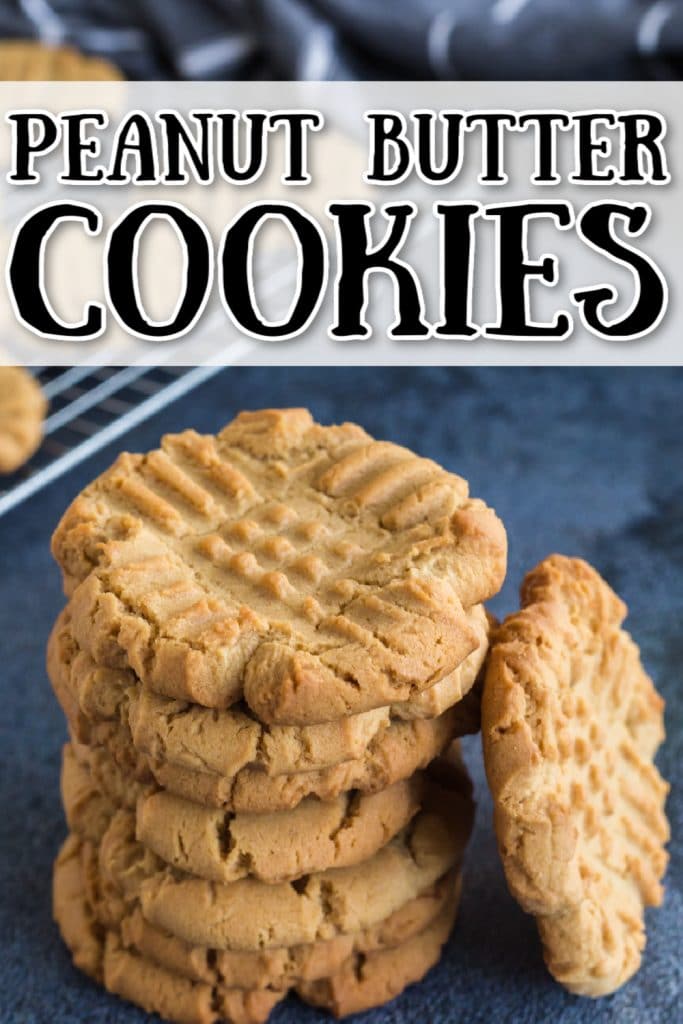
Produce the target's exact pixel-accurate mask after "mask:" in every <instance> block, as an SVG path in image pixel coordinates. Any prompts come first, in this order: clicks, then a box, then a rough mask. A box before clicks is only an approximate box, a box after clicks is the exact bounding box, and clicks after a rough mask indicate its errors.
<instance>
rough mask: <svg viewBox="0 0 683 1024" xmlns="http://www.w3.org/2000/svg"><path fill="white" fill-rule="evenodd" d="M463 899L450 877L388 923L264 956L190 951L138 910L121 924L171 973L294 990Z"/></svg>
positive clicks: (132, 942)
mask: <svg viewBox="0 0 683 1024" xmlns="http://www.w3.org/2000/svg"><path fill="white" fill-rule="evenodd" d="M459 896H460V875H459V873H458V872H457V871H451V872H449V873H448V874H446V875H444V876H443V877H442V878H441V879H439V881H438V882H437V883H436V884H435V885H433V886H431V887H430V888H428V889H426V890H425V891H424V892H423V893H421V894H420V895H419V896H417V897H416V898H415V899H413V900H409V901H408V902H407V903H405V904H404V905H403V906H402V907H400V908H399V909H398V910H396V911H394V913H393V914H391V915H390V916H389V917H388V918H386V920H384V921H380V923H379V924H377V925H374V926H373V927H372V928H367V929H366V930H365V931H363V932H355V933H350V934H347V935H338V936H336V937H335V938H334V939H329V940H327V941H326V942H314V943H310V944H308V945H300V946H289V947H279V948H278V947H276V948H273V949H264V950H261V951H259V952H246V953H241V952H239V951H235V950H225V949H223V950H210V949H207V948H206V947H203V946H191V945H188V944H187V943H185V942H183V941H182V940H181V939H178V938H176V937H175V936H172V935H170V934H169V933H168V932H163V931H161V930H159V929H158V928H154V927H153V926H152V925H150V924H149V923H148V922H147V921H145V919H144V917H143V916H142V913H141V912H140V910H139V908H138V907H136V908H135V909H134V910H133V911H132V912H131V913H130V914H129V915H127V916H125V917H124V918H123V919H122V920H121V922H120V931H121V936H122V940H123V943H124V945H126V947H128V948H130V949H131V950H132V951H133V952H137V953H138V954H139V955H141V956H144V957H146V958H148V959H150V960H152V961H154V962H155V963H158V964H159V965H160V966H161V967H165V968H166V969H167V970H171V971H174V972H175V973H178V974H181V975H183V976H185V977H189V978H191V979H193V980H195V981H205V982H210V983H212V984H215V983H216V982H217V981H220V983H221V984H224V985H227V986H228V987H235V988H248V989H257V988H272V989H285V988H289V987H290V986H291V985H293V984H295V983H296V982H301V981H303V982H310V981H316V980H317V979H319V978H326V977H330V976H331V975H332V974H335V973H336V972H337V971H339V970H340V969H341V968H342V967H343V966H344V963H345V961H347V960H348V959H349V957H351V956H354V955H356V954H362V955H364V954H367V953H371V952H374V951H375V950H378V949H383V948H393V947H395V946H398V945H400V944H402V943H403V942H406V941H407V940H408V939H410V938H412V937H413V936H414V935H417V934H419V933H420V932H422V931H424V929H425V928H427V927H428V925H429V924H431V922H432V921H434V920H435V918H436V917H437V916H438V915H439V914H440V913H441V911H442V910H444V909H445V908H446V907H448V906H453V905H456V904H457V902H458V900H459Z"/></svg>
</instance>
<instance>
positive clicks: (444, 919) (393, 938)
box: [53, 836, 460, 1024]
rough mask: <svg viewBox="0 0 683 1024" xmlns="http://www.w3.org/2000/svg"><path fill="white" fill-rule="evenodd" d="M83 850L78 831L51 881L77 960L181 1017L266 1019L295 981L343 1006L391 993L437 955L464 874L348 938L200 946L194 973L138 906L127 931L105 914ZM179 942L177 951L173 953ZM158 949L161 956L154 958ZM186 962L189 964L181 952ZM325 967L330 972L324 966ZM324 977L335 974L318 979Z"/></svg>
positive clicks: (124, 991) (189, 1022)
mask: <svg viewBox="0 0 683 1024" xmlns="http://www.w3.org/2000/svg"><path fill="white" fill-rule="evenodd" d="M83 853H84V850H83V848H82V844H81V843H80V841H79V840H78V839H76V837H74V836H70V837H69V839H67V841H66V843H65V844H64V846H63V848H62V850H61V852H60V855H59V857H58V858H57V862H56V864H55V873H54V883H53V894H54V895H53V906H54V915H55V919H56V920H57V923H58V925H59V927H60V931H61V932H62V936H63V938H64V940H65V942H66V944H67V945H68V947H69V949H70V950H71V952H72V955H73V957H74V963H75V964H76V966H78V967H80V969H81V970H84V971H85V972H86V973H88V974H90V975H91V977H93V978H95V979H96V980H99V981H104V984H105V987H106V988H108V989H109V991H111V992H114V993H116V994H118V995H120V996H122V997H123V998H126V999H129V1000H131V1001H133V1002H135V1003H137V1004H138V1005H140V1006H142V1007H144V1008H145V1009H146V1010H148V1011H149V1012H156V1013H160V1014H162V1015H163V1016H164V1017H165V1018H166V1019H167V1020H169V1021H178V1022H181V1024H195V1022H196V1024H214V1022H217V1021H218V1020H221V1021H223V1022H225V1021H226V1020H227V1021H228V1022H230V1021H234V1022H236V1024H238V1022H244V1024H250V1022H252V1021H253V1022H262V1021H265V1020H266V1018H267V1016H268V1014H269V1012H270V1010H271V1009H272V1008H273V1006H274V1005H276V1003H277V1002H278V1001H280V1000H281V999H282V998H283V996H284V995H285V993H286V991H287V989H288V988H289V987H290V986H291V985H292V984H294V983H295V982H297V983H298V985H299V987H300V992H301V995H302V997H303V998H305V999H307V1000H308V1001H310V1002H313V1003H315V1004H317V1005H329V1006H330V1008H332V1009H336V1012H337V1013H338V1014H339V1013H340V1012H341V1013H346V1012H352V1008H353V1007H356V1008H357V1009H360V1008H361V1007H369V1006H371V1005H377V1004H378V1002H379V1001H381V1000H382V998H383V999H384V1000H386V999H389V998H393V996H395V995H396V994H398V991H399V990H400V989H401V988H402V987H404V986H405V985H407V984H410V983H411V982H412V981H415V980H417V979H418V977H421V976H422V975H423V974H424V973H425V971H426V970H427V969H428V967H429V966H431V964H432V963H433V962H435V961H436V959H438V953H439V950H440V948H441V946H442V944H443V942H444V941H445V939H446V937H447V935H448V932H449V930H450V927H451V925H452V921H453V918H454V916H455V912H456V910H457V904H458V901H459V895H460V879H459V876H449V877H447V878H445V879H443V880H442V881H441V882H440V883H439V885H438V886H437V888H436V889H435V890H434V892H433V893H429V894H427V895H426V896H425V897H422V898H418V899H417V900H415V901H413V903H412V904H409V905H406V907H405V908H402V910H400V911H398V912H397V913H396V914H394V915H393V916H392V917H391V918H390V919H388V920H387V921H386V922H382V923H381V924H380V925H379V926H378V927H377V928H375V929H374V930H371V931H368V932H366V933H364V934H358V935H356V936H349V937H347V941H345V942H340V940H339V939H337V940H332V941H331V942H328V943H321V944H318V946H309V947H299V948H298V949H291V950H284V949H283V950H271V951H264V952H263V953H254V954H235V953H227V952H216V953H214V955H213V956H211V954H210V951H208V950H194V951H192V952H194V953H195V954H199V955H198V956H196V957H195V960H196V962H197V964H199V963H200V957H203V958H204V968H203V969H200V970H199V972H198V973H199V974H200V975H201V976H200V977H196V978H191V977H188V976H187V974H186V973H184V972H183V970H180V971H178V970H176V968H175V966H173V964H174V960H175V958H176V957H177V949H178V948H179V946H180V944H179V943H178V940H174V939H172V938H171V937H170V936H163V935H161V933H156V937H155V933H154V930H153V929H152V928H150V926H149V925H148V924H147V923H146V922H145V921H144V919H143V918H142V916H141V915H140V914H139V912H135V913H134V914H133V915H132V916H131V917H130V918H128V919H126V920H125V921H124V926H123V928H122V930H121V932H119V931H118V930H117V929H111V928H106V927H103V926H102V925H101V924H99V923H98V922H97V920H96V918H95V915H94V912H93V909H92V907H91V906H90V904H89V902H88V896H87V887H86V886H85V885H84V880H83V869H82V865H83ZM437 892H438V896H437V895H436V894H437ZM173 944H175V947H176V951H175V952H174V953H171V955H170V958H169V950H172V949H173ZM335 944H336V947H337V948H336V950H335V951H334V952H332V949H331V947H334V946H335ZM141 945H142V946H143V948H149V947H150V946H151V948H152V951H153V952H152V954H151V955H149V954H147V953H146V952H143V950H142V949H141V948H140V946H141ZM159 952H161V958H162V963H160V962H159V961H158V960H157V959H156V957H157V955H158V954H159ZM330 954H331V955H330ZM169 959H170V961H171V963H170V964H169ZM164 961H165V962H166V964H167V966H163V962H164ZM181 965H182V966H186V960H185V959H184V958H183V957H182V956H181ZM283 966H284V967H285V970H284V972H283V971H282V968H283ZM325 966H329V967H332V971H331V972H330V971H328V972H327V974H326V975H324V976H323V975H319V974H316V971H318V972H319V971H321V970H323V969H324V968H325ZM274 967H275V968H276V971H275V973H273V970H272V969H273V968H274ZM240 968H242V970H240ZM264 969H265V970H266V972H268V970H270V974H271V976H272V977H279V980H280V982H281V984H280V985H279V986H275V987H269V986H268V985H267V984H266V983H265V978H266V976H267V973H266V974H264ZM278 970H279V971H280V974H279V975H278V973H277V972H278ZM302 971H303V974H302ZM390 971H391V974H392V975H393V976H392V978H389V972H390ZM237 973H239V978H238V980H239V982H240V984H239V985H236V986H234V987H233V986H232V985H231V982H230V980H229V979H230V978H231V977H232V976H233V975H235V974H237ZM245 975H246V977H245ZM250 975H253V976H254V977H255V978H257V979H258V980H259V982H260V983H259V984H258V985H257V986H254V987H253V988H249V987H247V985H246V984H245V981H247V980H248V977H249V976H250ZM322 977H326V978H328V979H329V980H326V981H322V980H318V979H319V978H322Z"/></svg>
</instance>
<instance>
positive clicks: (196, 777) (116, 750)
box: [72, 701, 471, 814]
mask: <svg viewBox="0 0 683 1024" xmlns="http://www.w3.org/2000/svg"><path fill="white" fill-rule="evenodd" d="M462 703H463V704H465V703H466V702H465V701H463V702H462ZM466 722H467V726H468V729H469V727H470V725H471V716H470V715H469V714H467V715H466ZM461 731H462V730H461V728H460V710H459V706H458V705H457V704H456V706H455V707H453V708H450V709H449V710H448V711H446V712H445V713H444V714H443V715H440V716H439V717H438V718H429V719H424V720H423V719H418V720H415V721H408V722H394V724H393V725H392V726H391V727H390V728H388V729H385V730H384V732H382V733H380V734H379V735H378V736H377V737H376V739H375V740H373V742H372V743H371V744H370V745H369V747H368V749H367V751H366V752H365V754H364V755H363V757H360V758H358V759H357V760H355V761H345V762H344V763H343V764H339V765H336V766H334V767H333V768H326V769H323V770H321V771H319V772H299V773H296V774H294V775H277V776H275V777H272V778H271V777H270V776H268V775H266V774H265V772H263V771H259V769H257V768H243V769H242V771H240V772H238V773H237V775H233V776H231V777H228V778H226V777H224V776H222V775H216V774H215V773H213V772H197V771H190V770H188V769H185V768H179V767H178V766H177V765H170V764H165V763H163V762H162V763H160V764H157V763H155V762H153V761H151V760H150V759H149V758H147V757H146V756H145V755H141V754H139V753H138V752H137V751H136V750H135V748H134V747H133V745H132V743H131V741H130V733H126V732H125V731H124V730H123V729H122V728H121V727H116V726H114V727H113V728H112V726H111V723H109V724H108V725H107V730H106V732H100V731H99V730H98V732H97V734H96V735H95V736H94V737H93V741H92V742H91V743H90V744H87V745H86V744H78V743H76V742H75V740H76V737H75V735H74V734H73V733H72V742H74V745H75V747H76V748H77V750H78V755H79V757H80V758H81V759H82V760H86V761H87V762H88V764H89V767H90V768H91V770H92V771H93V772H94V773H95V775H96V776H97V785H98V787H99V788H100V789H101V790H102V791H103V792H105V793H111V792H112V791H116V792H120V791H123V794H122V795H123V802H125V801H126V800H128V799H132V798H133V796H134V797H135V799H137V797H138V796H141V795H145V794H146V793H148V792H151V791H153V790H154V789H155V788H159V787H161V788H162V789H165V790H168V791H169V792H170V793H175V795H176V796H181V797H184V798H185V799H186V800H192V801H194V802H195V803H199V804H203V805H204V806H206V807H215V808H220V809H222V810H224V811H234V812H235V813H238V812H242V813H250V814H266V813H269V812H271V811H287V810H291V809H292V808H293V807H296V806H297V804H299V803H301V801H302V800H305V799H306V797H309V796H316V797H318V799H320V800H335V799H336V798H337V797H338V796H339V795H340V794H341V793H345V792H347V791H348V790H352V789H357V790H360V791H361V792H363V793H376V792H379V790H382V789H386V788H387V786H391V785H393V784H394V783H395V782H399V781H400V780H401V779H407V778H409V777H410V776H411V775H413V774H414V773H415V772H417V771H421V770H422V769H423V768H426V767H427V765H428V764H429V763H430V762H431V761H433V760H434V758H435V757H438V756H439V754H442V753H443V752H444V751H445V750H446V749H447V747H448V746H449V745H450V744H451V742H452V741H453V739H455V738H456V737H457V736H459V735H460V734H461Z"/></svg>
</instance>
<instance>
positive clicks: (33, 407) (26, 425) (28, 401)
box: [0, 44, 47, 473]
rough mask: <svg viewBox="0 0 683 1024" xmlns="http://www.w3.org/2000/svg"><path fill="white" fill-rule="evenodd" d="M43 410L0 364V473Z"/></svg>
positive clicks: (15, 373) (19, 378)
mask: <svg viewBox="0 0 683 1024" xmlns="http://www.w3.org/2000/svg"><path fill="white" fill-rule="evenodd" d="M0 46H1V44H0ZM1 66H2V64H1V60H0V67H1ZM0 77H2V76H0ZM46 411H47V402H46V401H45V397H44V395H43V392H42V391H41V390H40V385H39V384H38V382H37V380H36V379H35V377H34V376H33V375H32V374H31V373H29V372H28V370H24V369H23V368H22V367H20V366H0V473H13V472H14V471H15V470H16V469H18V468H19V467H20V466H23V464H24V463H25V462H27V461H28V460H29V459H30V458H31V456H32V455H33V453H34V452H35V450H36V449H37V448H38V446H39V445H40V442H41V439H42V436H43V422H44V420H45V413H46Z"/></svg>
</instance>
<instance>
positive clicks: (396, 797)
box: [62, 745, 424, 882]
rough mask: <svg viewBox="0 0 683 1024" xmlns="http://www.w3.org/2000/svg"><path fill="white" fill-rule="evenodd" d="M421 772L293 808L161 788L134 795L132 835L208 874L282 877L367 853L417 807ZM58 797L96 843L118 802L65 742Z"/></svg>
mask: <svg viewBox="0 0 683 1024" xmlns="http://www.w3.org/2000/svg"><path fill="white" fill-rule="evenodd" d="M423 789H424V778H423V776H422V775H414V776H413V777H412V778H410V779H405V780H404V781H402V782H397V783H394V785H393V786H389V788H388V789H385V790H381V791H380V792H379V793H373V794H363V793H344V794H343V795H341V796H339V797H338V798H337V799H336V800H334V801H330V802H328V803H323V802H322V801H320V800H316V799H315V798H312V797H309V798H308V799H307V800H304V801H302V803H300V804H299V805H298V807H296V808H295V809H294V810H291V811H282V812H278V813H275V814H237V815H233V814H230V813H227V814H226V813H225V812H224V811H215V810H210V809H209V808H207V807H202V806H201V805H199V804H195V803H192V802H191V801H189V800H183V799H182V798H181V797H176V796H173V795H172V794H170V793H166V792H163V791H161V792H159V793H153V794H151V795H150V796H147V797H142V798H141V799H140V800H138V803H137V808H136V815H135V830H136V836H137V839H138V840H139V841H140V842H141V843H143V845H144V846H146V847H147V848H148V849H149V850H151V851H152V852H153V853H156V854H157V856H158V857H160V858H161V859H162V860H163V861H164V862H165V863H167V864H170V865H172V866H173V867H176V868H178V869H179V870H181V871H186V872H188V873H189V874H193V875H196V876H197V877H199V878H206V879H208V880H209V881H217V882H234V881H237V880H238V879H240V878H247V877H252V878H257V879H259V880H260V881H263V882H280V881H288V880H290V879H295V878H301V876H302V875H305V874H309V873H310V872H311V871H324V870H326V869H327V868H330V867H347V866H349V865H352V864H358V863H359V862H361V861H363V860H366V859H367V858H368V857H371V856H372V855H373V854H375V853H377V851H378V850H379V849H381V847H382V846H384V845H386V843H388V842H389V841H390V840H391V839H393V838H394V837H395V836H396V835H397V834H398V833H399V832H400V831H401V829H403V828H405V827H406V825H408V823H409V822H410V821H411V819H412V818H413V817H414V816H415V814H417V812H418V810H419V808H420V803H421V799H422V794H423ZM62 799H63V803H64V810H65V813H66V819H67V822H68V825H69V828H70V829H71V831H72V832H77V833H78V834H79V835H82V836H83V837H84V838H85V839H91V840H93V841H95V842H98V841H99V840H100V839H101V838H102V836H103V835H104V832H105V831H106V828H107V825H108V822H109V820H110V819H111V817H112V816H113V813H114V812H115V811H116V809H117V808H116V805H115V804H114V803H113V801H112V800H111V799H110V798H108V797H107V796H106V795H104V794H102V793H100V791H99V790H98V789H97V787H96V786H95V784H94V783H93V781H92V778H91V776H90V772H89V771H88V769H87V767H86V766H85V765H83V764H81V763H80V762H79V761H78V760H77V758H76V756H75V754H74V752H73V749H72V748H71V746H70V745H67V746H66V747H65V748H64V756H63V762H62Z"/></svg>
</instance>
